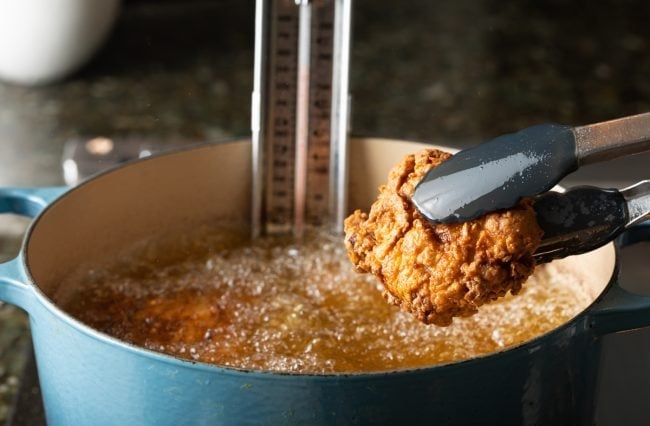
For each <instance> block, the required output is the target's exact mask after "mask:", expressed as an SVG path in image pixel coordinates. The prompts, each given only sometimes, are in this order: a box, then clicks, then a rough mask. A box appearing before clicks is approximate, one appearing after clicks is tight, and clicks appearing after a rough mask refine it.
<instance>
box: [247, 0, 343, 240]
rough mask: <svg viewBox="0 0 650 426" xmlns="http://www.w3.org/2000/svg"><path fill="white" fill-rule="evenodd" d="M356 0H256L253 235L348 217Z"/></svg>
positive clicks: (336, 225) (338, 225) (335, 223)
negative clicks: (351, 64) (352, 28)
mask: <svg viewBox="0 0 650 426" xmlns="http://www.w3.org/2000/svg"><path fill="white" fill-rule="evenodd" d="M350 25H351V0H311V1H309V0H257V3H256V11H255V65H254V87H253V95H252V116H251V128H252V142H253V162H252V164H253V200H252V215H253V218H252V221H253V224H252V228H253V236H254V237H256V236H259V235H261V234H278V233H289V232H293V234H294V235H295V236H297V237H299V236H300V235H301V234H302V232H303V229H304V227H305V225H306V224H313V225H326V226H330V227H331V229H333V230H335V231H337V232H341V230H342V228H343V219H344V217H345V213H346V211H345V200H346V199H347V193H346V184H347V182H346V181H347V179H346V169H347V164H346V163H347V148H346V147H347V134H348V115H349V97H348V71H349V56H350V55H349V46H350Z"/></svg>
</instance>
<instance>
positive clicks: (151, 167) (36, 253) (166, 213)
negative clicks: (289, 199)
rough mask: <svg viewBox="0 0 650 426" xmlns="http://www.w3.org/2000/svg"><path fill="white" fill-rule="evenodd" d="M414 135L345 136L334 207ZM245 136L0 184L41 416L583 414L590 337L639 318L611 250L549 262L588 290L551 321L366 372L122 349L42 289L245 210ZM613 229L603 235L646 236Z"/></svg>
mask: <svg viewBox="0 0 650 426" xmlns="http://www.w3.org/2000/svg"><path fill="white" fill-rule="evenodd" d="M421 148H423V145H421V144H417V143H411V142H402V141H389V140H381V139H356V140H352V141H351V152H350V158H351V164H353V165H354V166H353V167H351V168H350V202H349V205H350V208H360V207H363V208H367V207H368V206H369V205H370V203H371V201H372V200H373V199H374V198H375V196H376V188H377V186H378V185H379V184H380V183H381V182H383V181H384V179H385V177H386V174H387V172H388V169H389V168H390V167H391V166H392V165H393V164H394V163H395V162H396V161H397V160H398V159H399V158H401V157H402V156H403V155H404V154H406V153H409V152H414V151H417V150H419V149H421ZM250 158H251V145H250V143H249V142H246V141H244V142H233V143H226V144H219V145H207V146H202V147H197V148H193V149H188V150H183V151H179V152H175V153H170V154H164V155H159V156H155V157H150V158H146V159H143V160H139V161H136V162H134V163H131V164H127V165H125V166H123V167H120V168H118V169H115V170H112V171H109V172H107V173H104V174H101V175H99V176H97V177H95V178H93V179H91V180H89V181H87V182H85V183H83V184H82V185H80V186H78V187H76V188H73V189H66V188H32V189H4V190H0V212H13V213H17V214H23V215H28V216H34V217H36V219H35V220H34V222H33V223H32V225H31V227H30V229H29V231H28V233H27V235H26V237H25V240H24V244H23V247H22V250H21V252H20V255H19V256H18V257H17V258H16V259H14V260H12V261H10V262H8V263H5V264H2V265H0V299H2V300H4V301H6V302H8V303H12V304H14V305H17V306H19V307H21V308H23V309H24V310H25V311H27V312H28V313H29V318H30V323H31V332H32V337H33V343H34V350H35V355H36V360H37V366H38V373H39V378H40V383H41V390H42V395H43V400H44V405H45V412H46V416H47V420H48V423H49V424H51V425H93V426H97V425H125V424H138V425H146V424H151V425H158V426H159V425H183V424H192V425H195V424H225V425H231V424H232V425H245V424H272V425H283V424H323V425H325V424H364V425H365V424H417V423H420V422H427V423H434V422H435V423H441V424H462V425H467V424H475V423H479V422H480V423H483V424H501V425H505V424H593V418H594V393H595V389H596V381H597V380H596V376H597V374H596V373H597V367H598V364H599V356H600V346H601V343H600V339H599V338H600V337H601V336H603V335H604V334H606V333H610V332H615V331H620V330H627V329H632V328H637V327H642V326H646V325H650V298H646V297H641V296H637V295H633V294H629V293H627V292H625V291H624V290H622V289H621V288H620V287H619V285H618V284H617V262H616V256H617V254H616V248H615V246H614V244H609V245H607V246H605V247H602V248H600V249H598V250H596V251H594V252H591V253H587V254H584V255H580V256H576V257H573V258H568V259H564V260H562V261H560V262H561V263H560V265H561V266H562V267H563V268H571V270H572V271H574V273H575V274H576V276H577V277H578V278H577V282H576V285H581V286H583V287H584V288H585V290H586V291H588V292H589V294H590V295H591V296H592V298H593V300H594V303H593V304H591V306H589V307H588V308H587V309H586V310H584V311H583V312H582V313H581V314H579V315H578V316H576V317H575V318H574V319H572V320H571V321H569V322H568V323H566V324H564V325H563V326H561V327H559V328H557V329H555V330H553V331H551V332H549V333H547V334H545V335H542V336H540V337H538V338H536V339H533V340H531V341H528V342H526V343H524V344H521V345H518V346H516V347H512V348H509V349H507V350H503V351H501V352H497V353H493V354H489V355H485V356H481V357H477V358H473V359H470V360H466V361H462V362H457V363H451V364H444V365H437V366H432V367H427V368H418V369H412V370H400V371H391V372H380V373H362V374H330V375H298V374H279V373H270V372H258V371H243V370H237V369H232V368H221V367H217V366H214V365H208V364H203V363H196V362H191V361H187V360H182V359H177V358H174V357H171V356H167V355H164V354H161V353H156V352H152V351H148V350H145V349H143V348H140V347H135V346H132V345H130V344H127V343H125V342H122V341H119V340H117V339H115V338H112V337H110V336H108V335H106V334H103V333H100V332H98V331H96V330H94V329H92V328H90V327H88V326H86V325H84V324H82V323H81V322H79V321H77V320H76V319H74V318H72V317H71V316H69V315H68V314H66V313H65V312H63V311H62V310H61V309H60V308H59V307H58V306H56V304H54V303H53V301H52V295H53V294H54V292H56V291H58V290H60V289H59V288H58V287H59V285H60V283H61V282H62V281H63V278H64V277H65V276H66V275H67V274H69V273H70V272H71V271H72V270H73V269H74V268H75V267H76V266H77V265H79V264H81V263H83V262H89V261H90V262H91V263H92V261H98V260H100V259H102V258H107V257H110V256H117V255H118V253H119V252H120V249H121V248H123V247H124V246H125V245H127V244H129V242H131V241H138V240H141V239H143V238H145V237H146V236H148V235H153V234H156V233H160V232H173V231H174V230H180V229H181V228H185V227H187V226H192V225H194V224H197V225H198V224H203V223H206V222H210V221H212V222H215V221H223V220H229V219H232V218H234V217H248V215H249V212H250V199H251V194H250V192H249V188H250V186H251V185H250V180H251V169H250ZM649 229H650V228H649V227H647V226H639V227H637V228H633V229H631V230H630V231H628V232H627V233H626V234H625V235H624V238H622V239H620V240H619V245H624V244H627V243H632V242H636V241H640V240H647V239H648V235H650V232H648V230H649Z"/></svg>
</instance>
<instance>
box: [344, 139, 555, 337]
mask: <svg viewBox="0 0 650 426" xmlns="http://www.w3.org/2000/svg"><path fill="white" fill-rule="evenodd" d="M450 157H451V155H450V154H448V153H446V152H443V151H439V150H435V149H425V150H423V151H421V152H419V153H417V154H414V155H407V156H406V157H405V158H403V159H402V161H401V162H400V163H399V164H397V165H396V166H395V167H394V168H393V169H392V170H391V171H390V173H389V175H388V182H387V184H386V185H382V186H380V187H379V196H378V198H377V200H376V201H375V202H374V204H373V205H372V207H371V209H370V213H369V214H367V213H364V212H362V211H360V210H357V211H355V212H354V213H353V214H352V215H351V216H349V217H348V218H347V219H346V220H345V244H346V247H347V250H348V256H349V257H350V260H351V261H352V263H353V264H354V266H355V268H356V270H357V271H358V272H368V273H372V274H374V275H376V276H377V277H378V278H379V279H380V280H381V282H382V283H383V285H384V288H385V291H384V297H386V299H387V300H388V301H389V302H391V303H394V304H395V305H398V306H400V307H401V309H402V310H404V311H408V312H411V313H413V314H414V315H415V316H416V317H417V318H418V319H419V320H420V321H422V322H424V323H427V324H436V325H440V326H446V325H449V324H451V323H452V319H453V317H456V316H459V317H466V316H470V315H472V314H474V313H476V312H477V310H478V307H479V306H481V305H483V304H484V303H487V302H490V301H492V300H495V299H497V298H498V297H502V296H505V295H506V293H507V292H508V291H510V292H511V293H512V294H516V293H518V292H519V290H521V285H522V283H523V282H524V281H526V279H527V278H528V277H529V276H530V274H531V273H532V272H533V270H534V268H535V260H534V259H533V253H534V252H535V249H536V248H537V247H538V246H539V244H540V241H541V238H542V230H541V229H540V227H539V225H538V224H537V221H536V218H535V211H534V210H533V208H532V202H531V201H528V200H524V201H522V202H520V203H519V204H518V205H517V206H515V207H514V208H512V209H509V210H506V211H499V212H493V213H489V214H486V215H484V216H482V217H480V218H478V219H475V220H472V221H468V222H464V223H454V224H439V225H432V224H431V223H429V222H428V221H427V220H426V218H424V217H423V216H422V215H420V213H419V212H418V211H417V209H416V208H415V206H414V205H413V203H412V202H411V197H412V195H413V191H414V189H415V186H416V185H417V183H418V182H419V181H420V180H421V179H422V177H424V175H425V173H426V172H427V171H428V170H429V169H431V168H432V167H436V166H437V165H439V164H441V163H442V162H443V161H445V160H447V159H448V158H450ZM468 184H470V185H471V183H468Z"/></svg>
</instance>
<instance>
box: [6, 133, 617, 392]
mask: <svg viewBox="0 0 650 426" xmlns="http://www.w3.org/2000/svg"><path fill="white" fill-rule="evenodd" d="M351 138H352V139H373V140H378V141H380V142H382V143H387V142H404V143H421V144H423V145H435V144H432V143H431V142H422V141H415V140H401V139H393V138H383V137H364V136H352V137H351ZM238 143H250V140H249V139H247V138H229V139H226V140H222V141H217V142H200V143H197V144H192V145H188V146H184V147H181V148H178V149H174V150H169V151H164V152H159V153H156V154H152V155H150V156H147V157H144V158H139V159H134V160H130V161H127V162H125V163H122V164H120V165H117V166H115V167H113V168H110V169H108V170H104V171H101V172H99V173H97V174H96V175H93V176H92V177H90V178H88V179H87V180H84V181H83V182H81V183H80V184H79V185H77V186H75V187H71V188H69V189H68V190H66V191H65V192H64V193H63V194H61V196H59V197H58V198H57V199H55V200H54V201H53V202H51V203H49V204H48V205H47V206H46V207H45V208H44V209H43V210H42V211H41V212H40V213H39V214H38V216H36V217H35V218H34V220H33V221H32V222H31V223H30V224H29V227H28V229H27V232H26V233H25V237H24V238H23V241H22V244H21V249H20V255H19V257H20V265H21V267H22V269H23V271H24V274H25V277H26V278H27V280H28V283H27V284H28V286H29V288H30V289H31V290H32V292H33V294H34V296H35V297H36V299H37V300H38V302H39V303H40V304H41V305H43V306H44V307H45V308H46V309H48V311H50V313H51V314H53V315H54V316H56V317H57V318H59V319H61V320H63V321H64V322H65V323H66V324H67V325H69V326H71V327H73V328H75V329H77V330H79V331H80V332H82V333H83V334H85V335H86V336H88V337H91V338H93V339H95V340H99V341H101V342H103V343H107V344H109V345H111V346H113V347H114V348H116V349H120V350H123V351H129V352H135V354H137V355H138V356H142V357H146V358H152V359H155V360H157V361H162V362H164V363H165V364H172V365H174V366H176V367H182V368H191V369H197V370H201V371H205V372H209V373H226V374H230V375H241V374H245V375H248V376H250V375H254V376H256V377H259V378H268V379H278V378H286V379H295V378H304V379H309V380H332V379H341V378H346V379H363V380H367V379H385V378H387V376H390V377H393V376H402V375H411V374H418V375H420V374H427V373H432V372H434V371H438V370H440V369H443V368H445V369H447V370H449V369H451V368H454V369H455V368H463V367H465V366H467V365H470V364H475V363H480V362H487V361H490V360H492V359H494V358H497V357H499V356H502V355H503V354H504V353H506V352H512V353H515V352H516V351H519V352H521V351H524V352H525V353H529V352H534V351H535V350H536V349H534V348H536V347H539V346H541V345H542V344H544V343H545V341H546V340H547V339H550V338H551V337H552V336H553V335H555V334H559V333H562V332H563V331H564V330H565V329H566V328H568V327H571V326H573V325H574V324H575V323H576V322H578V321H583V320H586V319H587V318H588V316H589V311H590V310H591V309H592V307H593V306H594V305H595V304H596V303H597V302H598V301H600V300H601V299H602V298H603V296H604V295H605V294H607V292H609V291H610V289H611V288H612V286H613V285H614V283H615V282H616V279H617V277H618V275H619V250H618V247H617V246H616V245H615V244H614V243H613V242H610V243H608V245H609V244H611V245H613V246H614V269H613V270H612V275H611V276H610V278H609V281H608V282H607V284H606V285H605V286H604V288H603V290H602V291H601V292H600V293H599V294H598V296H597V297H595V298H594V299H593V300H592V301H591V303H589V304H588V305H587V306H586V307H585V308H584V309H582V310H581V311H580V312H579V313H578V314H576V315H575V316H574V317H573V318H571V319H570V320H568V321H566V322H564V323H563V324H561V325H560V326H558V327H556V328H553V329H551V330H548V331H547V332H545V333H543V334H540V335H538V336H536V337H534V338H532V339H530V340H526V341H524V342H522V343H519V344H517V345H514V346H508V347H505V348H502V349H499V350H497V351H494V352H488V353H485V354H481V355H478V356H475V357H471V358H466V359H462V360H459V361H449V362H444V363H440V364H434V365H428V366H421V367H414V368H402V369H399V368H398V369H391V370H378V371H368V372H335V373H309V372H308V373H297V372H285V371H273V370H251V369H245V368H240V367H233V366H224V365H218V364H211V363H207V362H203V361H194V360H189V359H185V358H179V357H175V356H173V355H169V354H166V353H163V352H158V351H154V350H151V349H147V348H144V347H141V346H137V345H135V344H133V343H130V342H127V341H124V340H121V339H118V338H116V337H113V336H111V335H110V334H107V333H104V332H102V331H99V330H96V329H94V328H92V327H91V326H89V325H87V324H85V323H84V322H82V321H80V320H78V319H77V318H75V317H73V316H72V315H70V314H69V313H67V312H66V311H64V310H63V309H62V308H60V307H59V306H57V304H56V303H55V302H54V301H53V300H52V299H51V298H50V297H48V296H47V295H46V294H45V293H44V292H43V291H42V290H41V288H40V287H39V286H38V285H37V284H36V281H35V280H34V278H33V276H32V273H31V269H30V267H29V259H28V250H27V247H28V244H29V241H30V240H31V236H32V233H33V232H34V230H35V229H36V227H37V226H38V224H39V222H40V220H41V218H42V217H43V216H44V215H45V214H46V213H47V211H48V210H49V209H50V208H52V207H53V206H55V205H56V204H58V203H60V202H63V200H65V198H66V197H68V196H69V195H70V194H71V193H72V192H74V191H76V190H77V189H79V188H83V187H84V186H85V185H87V184H90V183H91V182H93V181H95V180H96V179H100V178H102V177H103V176H105V175H109V174H112V173H117V172H119V171H121V170H123V169H125V168H128V167H137V166H138V165H139V164H141V163H143V162H146V161H155V160H156V159H158V158H161V157H166V156H173V155H177V154H179V153H182V152H186V151H192V150H199V149H215V147H217V146H221V145H228V144H238ZM438 146H440V147H442V148H449V147H444V146H441V145H438Z"/></svg>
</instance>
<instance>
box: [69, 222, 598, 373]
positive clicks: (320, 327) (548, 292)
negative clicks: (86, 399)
mask: <svg viewBox="0 0 650 426" xmlns="http://www.w3.org/2000/svg"><path fill="white" fill-rule="evenodd" d="M123 258H124V259H127V260H123V261H120V262H115V263H114V264H112V265H108V266H105V267H102V268H94V269H91V270H89V272H84V273H82V274H77V275H76V278H72V276H71V278H70V280H71V281H74V282H70V283H68V284H71V285H74V287H75V288H78V289H82V290H78V291H76V292H75V293H74V294H73V295H72V296H71V297H66V300H63V299H61V300H59V303H60V304H62V305H63V306H64V308H65V309H66V310H67V311H68V312H70V313H71V314H72V315H73V316H75V317H77V318H79V319H80V320H82V321H84V322H85V323H87V324H89V325H91V326H93V327H94V328H97V329H99V330H100V331H103V332H105V333H108V334H110V335H113V336H115V337H117V338H120V339H122V340H125V341H128V342H131V343H134V344H136V345H139V346H143V347H146V348H148V349H151V350H154V351H160V352H165V353H168V354H172V355H175V356H179V357H182V358H187V359H192V360H198V361H204V362H208V363H214V364H218V365H225V366H233V367H239V368H244V369H255V370H272V371H284V372H304V373H331V372H361V371H382V370H391V369H405V368H414V367H420V366H427V365H433V364H438V363H444V362H449V361H455V360H462V359H466V358H470V357H474V356H477V355H481V354H485V353H489V352H492V351H496V350H499V349H502V348H505V347H508V346H512V345H516V344H518V343H521V342H523V341H526V340H529V339H531V338H533V337H535V336H537V335H539V334H542V333H544V332H546V331H548V330H551V329H553V328H555V327H557V326H559V325H560V324H562V323H564V322H566V321H567V320H569V319H570V318H572V317H573V316H575V315H576V314H577V313H579V312H580V311H581V310H582V309H584V308H585V307H586V306H587V305H588V304H589V303H590V298H589V297H588V296H587V295H586V294H585V293H584V292H583V291H582V290H581V289H580V288H579V286H577V285H575V281H576V280H575V278H574V277H572V276H571V275H569V274H567V273H566V272H563V273H560V272H559V271H558V270H556V269H555V268H554V266H553V264H548V265H545V266H542V267H539V268H538V270H537V272H536V273H535V275H534V276H533V277H531V279H529V281H528V282H527V283H526V284H525V286H524V289H523V290H522V292H521V293H520V294H519V295H517V296H514V297H511V296H508V297H505V298H503V299H502V300H500V301H498V302H495V303H492V304H490V305H486V306H483V307H482V308H481V309H480V312H479V313H478V314H477V315H474V316H472V317H469V318H463V319H456V320H455V321H454V324H453V325H452V326H450V327H436V326H427V325H424V324H422V323H419V322H418V321H417V320H415V319H414V318H413V317H412V316H411V315H410V314H408V313H403V312H399V311H398V309H397V308H396V307H394V306H392V305H389V304H388V303H387V302H386V301H385V300H384V298H383V297H382V295H381V292H382V289H381V285H380V284H379V283H378V282H377V281H376V279H375V278H374V277H372V276H370V275H361V274H357V273H355V272H354V271H353V270H352V267H351V264H350V262H349V261H348V259H347V255H346V252H345V248H344V246H343V243H342V241H341V238H340V237H333V236H330V235H328V234H326V233H324V232H321V231H316V230H313V229H312V230H309V232H308V233H307V235H306V236H305V238H304V240H303V241H302V242H300V243H296V242H295V241H292V240H291V239H282V238H278V237H274V238H264V239H259V240H256V241H254V242H252V243H251V242H250V241H248V240H247V239H246V238H243V237H241V236H240V235H238V234H237V233H235V232H233V231H230V232H225V231H222V232H216V231H210V232H202V234H201V235H200V236H196V235H186V236H184V237H183V238H181V239H180V240H176V241H175V242H174V243H173V244H168V243H164V242H160V243H159V244H157V245H151V244H145V245H141V246H140V247H139V248H137V249H133V250H132V251H131V252H130V253H125V256H124V257H123ZM86 271H88V269H86Z"/></svg>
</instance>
